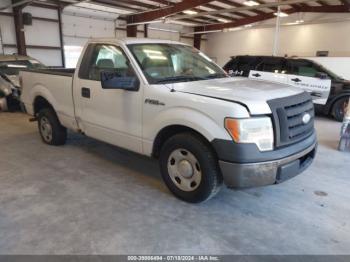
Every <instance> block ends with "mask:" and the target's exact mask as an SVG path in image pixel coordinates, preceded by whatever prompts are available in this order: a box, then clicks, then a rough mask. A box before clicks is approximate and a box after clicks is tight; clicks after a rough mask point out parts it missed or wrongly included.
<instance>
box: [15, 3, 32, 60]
mask: <svg viewBox="0 0 350 262" xmlns="http://www.w3.org/2000/svg"><path fill="white" fill-rule="evenodd" d="M22 2H23V1H21V3H22ZM27 2H28V1H27ZM16 3H19V2H18V1H14V0H12V4H13V6H14V7H13V18H14V19H13V21H14V23H15V30H16V45H17V53H18V54H19V55H27V49H26V39H25V34H24V24H23V13H22V9H23V5H17V4H16Z"/></svg>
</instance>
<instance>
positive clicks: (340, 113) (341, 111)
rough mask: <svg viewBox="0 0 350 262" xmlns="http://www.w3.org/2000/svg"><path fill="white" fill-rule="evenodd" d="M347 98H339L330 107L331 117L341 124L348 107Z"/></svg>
mask: <svg viewBox="0 0 350 262" xmlns="http://www.w3.org/2000/svg"><path fill="white" fill-rule="evenodd" d="M348 101H349V97H348V96H346V97H342V98H339V99H338V100H337V101H335V103H334V104H333V107H332V115H333V117H334V119H335V120H337V121H338V122H342V121H343V119H344V115H345V111H346V108H347V106H349V105H348Z"/></svg>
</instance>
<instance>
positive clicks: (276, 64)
mask: <svg viewBox="0 0 350 262" xmlns="http://www.w3.org/2000/svg"><path fill="white" fill-rule="evenodd" d="M224 70H225V71H226V72H229V73H230V74H233V75H239V76H245V77H248V76H249V72H250V71H251V70H256V71H262V72H274V73H282V74H291V75H298V76H304V77H313V78H320V79H326V78H328V79H330V80H331V89H330V93H329V95H328V99H327V101H326V103H325V104H324V105H319V104H316V105H315V108H316V111H317V112H320V113H322V114H325V115H331V116H333V117H334V118H335V119H336V120H337V121H342V120H343V118H344V112H346V108H347V106H348V100H349V97H350V81H348V80H345V79H343V78H342V77H340V76H338V75H336V74H335V73H333V72H332V71H331V70H329V69H327V68H325V67H323V66H322V65H320V64H318V63H316V62H315V61H312V60H309V59H304V58H285V57H274V56H248V55H247V56H233V57H231V59H230V61H229V62H227V63H226V65H225V66H224Z"/></svg>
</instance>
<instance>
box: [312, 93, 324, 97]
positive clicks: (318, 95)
mask: <svg viewBox="0 0 350 262" xmlns="http://www.w3.org/2000/svg"><path fill="white" fill-rule="evenodd" d="M310 95H311V96H316V97H322V94H321V93H318V92H311V93H310Z"/></svg>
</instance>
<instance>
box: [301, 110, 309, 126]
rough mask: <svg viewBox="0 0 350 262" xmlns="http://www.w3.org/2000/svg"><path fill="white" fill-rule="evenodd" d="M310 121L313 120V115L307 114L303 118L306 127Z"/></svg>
mask: <svg viewBox="0 0 350 262" xmlns="http://www.w3.org/2000/svg"><path fill="white" fill-rule="evenodd" d="M310 120H311V115H310V114H309V113H305V114H304V115H303V118H302V121H303V124H304V125H306V124H307V123H309V122H310Z"/></svg>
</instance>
